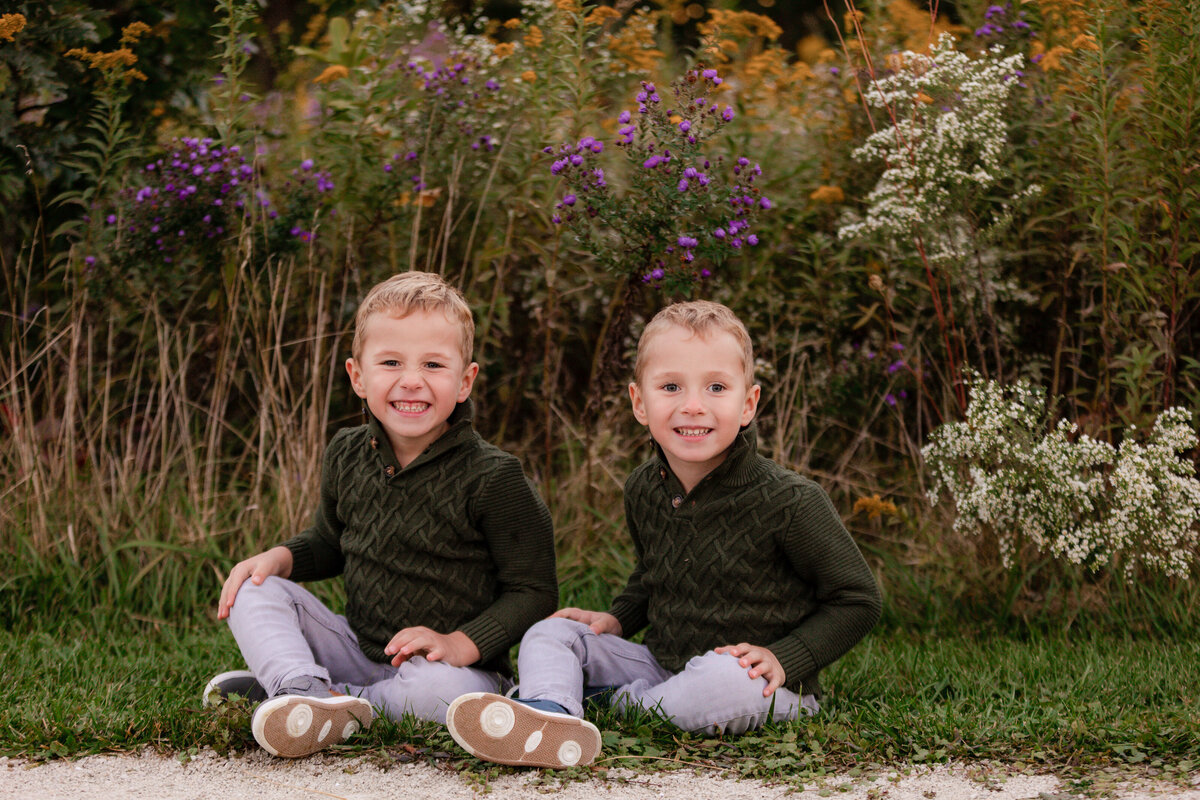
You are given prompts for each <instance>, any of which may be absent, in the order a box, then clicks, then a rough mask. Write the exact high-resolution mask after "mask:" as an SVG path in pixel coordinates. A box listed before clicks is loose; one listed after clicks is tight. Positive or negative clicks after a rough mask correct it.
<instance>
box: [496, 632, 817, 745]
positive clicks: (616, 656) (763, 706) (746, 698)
mask: <svg viewBox="0 0 1200 800" xmlns="http://www.w3.org/2000/svg"><path fill="white" fill-rule="evenodd" d="M517 673H518V675H519V677H520V681H521V694H520V696H521V698H522V699H526V700H550V701H552V702H555V703H558V704H559V705H560V706H562V707H563V708H565V709H566V710H567V711H568V712H569V713H570V714H572V715H574V716H576V717H582V716H583V693H584V686H588V687H596V686H615V687H618V688H617V689H616V691H615V693H614V695H613V700H612V705H613V707H614V708H616V709H617V710H618V711H621V712H625V711H628V710H630V709H633V708H642V709H645V710H647V711H652V712H654V713H657V714H659V715H660V716H662V717H664V718H666V719H668V720H670V721H671V722H672V723H673V724H674V725H675V726H677V727H679V728H682V729H683V730H685V731H694V732H696V733H700V734H703V735H705V736H716V735H718V734H720V733H722V732H724V733H730V734H738V733H744V732H746V731H748V730H750V729H752V728H758V727H761V726H762V725H763V723H765V722H766V721H767V720H768V719H774V720H776V721H785V720H794V719H796V718H797V716H799V715H800V714H803V715H805V716H811V715H813V714H816V713H817V712H818V711H819V710H820V706H819V705H818V703H817V699H816V698H815V697H813V696H812V695H811V694H806V695H804V696H803V697H801V696H799V695H797V694H796V693H795V692H791V691H788V690H787V689H784V688H782V687H781V688H779V689H776V690H775V691H774V693H773V694H772V695H771V696H770V697H763V689H764V688H766V685H767V680H766V678H761V677H760V678H751V677H750V676H749V675H747V670H746V668H745V667H743V666H741V665H740V664H738V660H737V659H736V658H734V657H733V656H731V655H725V654H722V653H715V652H712V651H709V652H707V653H704V654H703V655H699V656H696V657H695V658H693V659H692V660H691V661H689V662H688V663H687V665H686V666H685V667H684V669H683V672H680V673H678V674H675V673H672V672H669V671H668V670H666V669H664V668H663V667H662V666H661V665H659V663H658V661H656V660H655V658H654V656H653V655H651V654H650V649H649V648H648V647H646V646H645V645H640V644H634V643H633V642H630V641H629V640H628V639H623V638H621V637H620V636H613V635H611V634H596V633H593V632H592V629H591V628H589V627H588V626H587V625H584V624H583V623H582V622H576V621H575V620H571V619H561V618H552V619H545V620H542V621H541V622H539V623H537V624H536V625H534V626H533V627H532V628H530V629H529V630H528V631H527V632H526V633H525V637H524V638H523V639H521V652H520V655H519V656H518V660H517Z"/></svg>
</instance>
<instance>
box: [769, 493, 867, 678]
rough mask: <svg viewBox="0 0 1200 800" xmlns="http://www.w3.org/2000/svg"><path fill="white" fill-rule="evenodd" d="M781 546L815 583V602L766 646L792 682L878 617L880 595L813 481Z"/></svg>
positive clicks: (831, 658)
mask: <svg viewBox="0 0 1200 800" xmlns="http://www.w3.org/2000/svg"><path fill="white" fill-rule="evenodd" d="M799 493H800V497H799V499H798V502H797V508H796V512H795V514H794V515H793V516H792V520H791V524H790V525H789V526H788V527H787V529H786V530H785V531H784V532H783V537H782V542H781V544H782V546H783V550H784V553H785V554H786V557H787V558H788V560H789V561H790V563H791V564H792V566H793V567H794V568H795V569H796V571H797V572H799V573H800V574H801V575H802V576H803V577H804V578H805V580H806V581H807V582H808V583H809V584H810V585H811V586H813V587H814V595H813V598H814V600H815V601H816V602H817V608H816V610H815V611H813V612H812V613H811V614H809V615H808V616H807V617H805V618H804V620H803V621H802V622H801V623H800V624H799V625H798V626H797V627H796V628H795V629H794V630H792V631H791V633H789V634H788V635H786V636H784V637H783V638H781V639H779V640H777V641H775V642H772V643H770V644H769V645H767V647H768V648H769V649H770V650H771V652H772V653H774V654H775V657H776V658H778V659H779V663H780V665H782V666H783V669H784V672H785V673H786V675H787V682H788V683H789V684H791V685H795V682H796V681H799V680H800V679H801V678H803V677H805V676H808V675H812V674H814V673H815V672H817V671H818V670H820V669H823V668H824V667H826V666H828V665H829V664H832V663H833V662H834V661H836V660H837V659H838V658H840V657H841V656H842V655H843V654H844V653H846V652H847V651H848V650H849V649H850V648H851V647H853V646H854V645H855V644H857V643H858V641H859V640H860V639H862V637H863V636H865V635H866V634H867V631H869V630H870V629H871V628H872V627H873V626H874V625H875V623H876V622H877V621H878V620H879V616H880V613H881V610H882V600H881V597H880V593H879V586H878V584H877V583H876V582H875V576H874V575H873V574H872V573H871V569H870V567H868V566H867V562H866V561H865V560H864V559H863V557H862V553H860V552H859V550H858V547H857V545H855V544H854V540H853V539H851V538H850V533H849V532H848V531H847V530H846V528H845V526H844V525H842V521H841V518H840V517H839V516H838V514H837V510H836V509H834V507H833V503H832V502H830V500H829V496H828V495H826V494H825V491H824V490H823V489H822V488H821V487H820V486H818V485H816V484H815V483H811V482H805V483H804V484H803V485H802V486H801V487H800V488H799Z"/></svg>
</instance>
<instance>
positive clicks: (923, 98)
mask: <svg viewBox="0 0 1200 800" xmlns="http://www.w3.org/2000/svg"><path fill="white" fill-rule="evenodd" d="M913 99H914V100H916V101H917V102H918V103H924V104H925V105H929V104H930V103H932V102H933V98H932V97H930V96H929V95H927V94H925V93H924V92H917V94H916V97H914V98H913Z"/></svg>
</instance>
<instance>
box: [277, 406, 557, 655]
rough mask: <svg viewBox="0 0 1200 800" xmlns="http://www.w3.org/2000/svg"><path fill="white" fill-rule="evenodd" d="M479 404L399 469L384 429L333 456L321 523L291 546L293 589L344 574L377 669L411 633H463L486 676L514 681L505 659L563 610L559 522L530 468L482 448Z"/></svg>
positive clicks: (330, 452) (344, 436)
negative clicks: (502, 674) (389, 649)
mask: <svg viewBox="0 0 1200 800" xmlns="http://www.w3.org/2000/svg"><path fill="white" fill-rule="evenodd" d="M472 412H473V407H472V405H471V401H470V400H468V401H466V402H465V403H460V404H459V405H458V407H457V408H456V409H455V410H454V412H453V413H452V414H451V415H450V420H449V421H450V428H449V430H447V431H446V432H445V433H444V434H443V435H442V436H441V437H439V438H438V439H437V441H435V442H434V443H433V444H431V445H430V446H429V447H428V448H427V449H426V450H425V452H424V453H422V454H421V455H420V456H418V457H417V458H416V459H414V460H413V461H412V462H411V463H410V464H408V466H406V467H404V468H401V467H400V464H399V462H398V461H397V460H396V457H395V456H394V455H393V453H392V450H391V446H390V445H389V444H388V438H387V435H386V434H385V432H384V431H383V428H382V427H381V426H380V424H379V422H378V421H377V420H375V419H374V418H372V419H371V420H370V422H369V423H368V424H366V425H362V426H359V427H356V428H347V429H343V430H341V431H339V432H338V433H337V434H336V435H335V436H334V437H333V439H332V440H331V441H330V443H329V446H328V447H327V448H326V452H325V459H324V465H323V467H322V474H321V501H320V506H319V507H318V509H317V511H316V513H315V514H314V516H313V521H312V524H311V525H310V526H309V527H308V528H307V529H306V530H305V531H303V532H302V533H300V534H299V535H297V536H295V537H294V538H292V539H290V540H288V541H287V542H285V543H284V545H285V546H286V547H287V548H288V549H289V550H291V551H292V557H293V561H294V564H293V567H292V573H291V576H290V578H291V579H292V580H294V581H312V580H320V579H322V578H330V577H333V576H335V575H339V574H343V573H344V574H345V580H346V618H347V620H348V621H349V623H350V626H351V627H352V628H353V629H354V632H355V633H356V634H357V636H358V641H359V647H361V648H362V651H363V653H365V654H366V655H367V657H368V658H370V659H372V660H374V661H380V662H382V661H387V660H388V657H387V656H385V655H384V652H383V648H384V646H386V645H387V643H388V641H390V640H391V638H392V636H394V635H395V633H396V632H397V631H399V630H401V629H402V628H407V627H410V626H414V625H425V626H427V627H429V628H432V629H433V630H435V631H438V632H439V633H450V632H452V631H455V630H461V631H462V632H463V633H465V634H466V635H467V636H469V637H470V638H471V641H473V642H474V643H475V646H476V647H477V648H479V654H480V660H479V664H478V666H482V667H484V668H489V669H501V670H505V671H507V669H508V660H507V654H508V649H509V648H510V647H511V646H512V645H513V644H515V643H516V642H518V641H520V639H521V636H522V635H523V634H524V633H525V630H526V629H527V628H528V627H529V626H530V625H532V624H533V623H534V622H537V621H538V620H540V619H542V618H544V617H545V616H547V615H548V614H551V613H553V612H554V609H555V608H556V607H557V605H558V581H557V578H556V575H555V563H554V536H553V528H552V524H551V520H550V513H549V511H547V509H546V506H545V504H544V503H543V502H542V500H541V498H540V497H539V496H538V494H537V492H536V491H535V490H534V488H533V487H532V486H531V485H530V483H529V481H528V480H527V479H526V478H525V474H524V472H523V471H522V469H521V464H520V462H519V461H518V460H517V458H516V457H515V456H512V455H510V454H508V453H506V452H504V451H503V450H500V449H499V448H497V447H495V446H493V445H491V444H488V443H487V442H485V441H483V439H482V438H480V436H479V434H478V433H476V432H475V429H474V428H473V427H472V425H471V419H472V416H473V414H472Z"/></svg>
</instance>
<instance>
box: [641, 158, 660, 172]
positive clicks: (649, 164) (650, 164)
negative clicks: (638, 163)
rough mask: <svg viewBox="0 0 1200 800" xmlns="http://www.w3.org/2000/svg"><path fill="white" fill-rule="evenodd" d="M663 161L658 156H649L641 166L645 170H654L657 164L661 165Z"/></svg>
mask: <svg viewBox="0 0 1200 800" xmlns="http://www.w3.org/2000/svg"><path fill="white" fill-rule="evenodd" d="M663 160H664V159H663V157H662V156H658V155H655V156H650V157H649V158H647V159H646V160H645V161H643V162H642V166H643V167H644V168H646V169H654V168H655V167H657V166H658V165H659V164H661V163H663Z"/></svg>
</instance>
